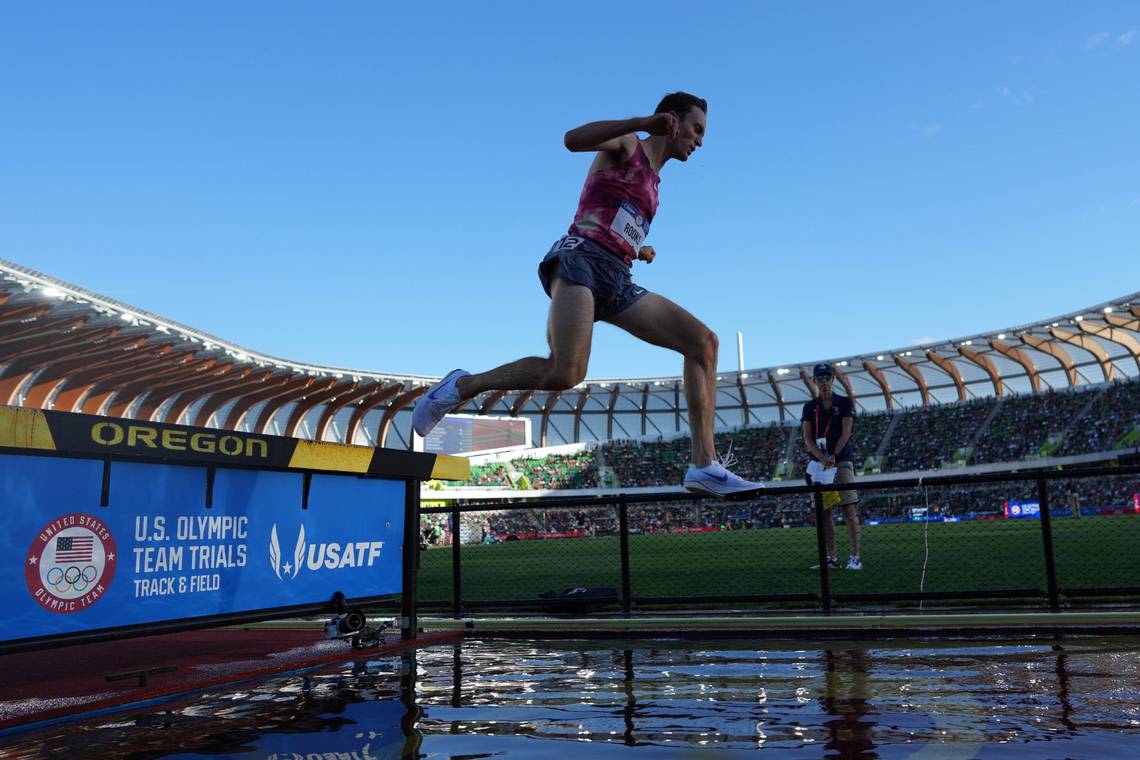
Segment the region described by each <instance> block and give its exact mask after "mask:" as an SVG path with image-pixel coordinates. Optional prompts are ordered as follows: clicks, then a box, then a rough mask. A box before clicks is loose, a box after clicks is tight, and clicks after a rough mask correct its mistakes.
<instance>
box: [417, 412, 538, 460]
mask: <svg viewBox="0 0 1140 760" xmlns="http://www.w3.org/2000/svg"><path fill="white" fill-rule="evenodd" d="M530 426H531V421H530V419H528V418H526V417H485V416H482V415H461V414H449V415H448V416H446V417H444V418H443V420H442V421H441V422H440V423H439V424H438V425H436V426H435V428H434V429H433V430H432V431H431V432H430V433H428V435H427V437H426V438H423V439H422V440H417V443H418V444H421V445H420V446H417V447H416V448H418V449H419V450H421V451H423V452H424V453H427V454H476V453H477V454H488V453H492V452H495V451H509V450H511V449H523V448H526V447H528V446H529V445H530ZM417 438H418V436H417Z"/></svg>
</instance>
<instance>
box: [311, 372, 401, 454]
mask: <svg viewBox="0 0 1140 760" xmlns="http://www.w3.org/2000/svg"><path fill="white" fill-rule="evenodd" d="M383 387H384V381H383V380H369V381H366V382H362V383H361V384H360V386H359V387H357V388H356V389H354V390H352V391H350V392H349V393H342V394H340V395H339V396H337V397H336V398H334V399H332V400H331V401H329V402H328V403H327V404H325V408H324V409H322V410H321V416H320V417H318V418H317V427H316V429H315V430H314V431H313V433H314V435H313V440H314V441H324V440H327V438H326V435H327V433H328V429H329V426H330V425H331V424H332V421H333V418H334V417H336V415H337V413H338V412H339V411H340V410H342V409H345V408H347V407H349V406H351V405H352V404H355V403H356V402H357V401H359V400H360V399H362V398H366V397H367V396H369V395H371V394H373V393H375V392H376V391H377V390H380V389H381V388H383ZM344 443H351V441H349V440H345V441H344Z"/></svg>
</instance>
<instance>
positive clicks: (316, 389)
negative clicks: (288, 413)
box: [250, 377, 336, 435]
mask: <svg viewBox="0 0 1140 760" xmlns="http://www.w3.org/2000/svg"><path fill="white" fill-rule="evenodd" d="M334 385H336V378H335V377H328V378H314V379H313V384H312V385H309V386H306V387H304V388H298V389H296V390H294V391H291V392H288V393H284V394H282V395H279V396H275V397H274V398H271V399H268V400H267V401H266V402H265V406H263V407H261V411H260V412H259V413H258V415H257V421H256V422H254V423H253V427H252V428H251V429H250V432H252V433H255V434H257V435H266V434H267V432H268V431H269V423H270V422H272V421H273V417H274V415H276V414H277V412H279V411H280V410H281V407H283V406H285V405H286V404H288V403H289V402H291V401H296V402H301V401H304V400H305V398H306V397H307V396H309V395H310V394H312V393H318V394H319V393H321V392H323V391H326V390H328V389H329V388H331V387H333V386H334Z"/></svg>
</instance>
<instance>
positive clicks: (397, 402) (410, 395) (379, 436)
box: [376, 385, 533, 447]
mask: <svg viewBox="0 0 1140 760" xmlns="http://www.w3.org/2000/svg"><path fill="white" fill-rule="evenodd" d="M427 392H428V386H426V385H421V386H420V387H419V388H412V389H411V390H410V391H408V392H407V393H401V394H400V395H399V396H396V398H394V399H392V403H390V404H388V408H387V409H385V410H384V416H383V417H381V418H380V429H379V430H378V431H376V445H377V446H380V447H384V446H386V445H387V444H388V433H389V432H391V430H392V421H393V420H394V419H396V415H397V414H399V413H400V410H401V409H403V408H405V407H406V406H408V404H411V403H412V402H414V401H415V400H416V399H418V398H419V397H420V396H422V395H424V394H425V393H427ZM531 392H532V393H533V391H531Z"/></svg>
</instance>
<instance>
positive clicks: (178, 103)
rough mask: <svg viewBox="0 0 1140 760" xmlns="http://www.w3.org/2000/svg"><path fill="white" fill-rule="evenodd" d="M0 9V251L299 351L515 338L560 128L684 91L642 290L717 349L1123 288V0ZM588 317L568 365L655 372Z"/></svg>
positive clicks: (670, 359) (1056, 303)
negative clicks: (694, 130) (589, 348)
mask: <svg viewBox="0 0 1140 760" xmlns="http://www.w3.org/2000/svg"><path fill="white" fill-rule="evenodd" d="M410 5H411V4H395V3H363V2H342V3H336V4H328V3H320V4H318V3H309V4H301V3H285V2H272V3H270V2H265V3H255V2H245V3H228V2H194V3H173V2H165V3H154V2H146V3H117V2H106V3H97V4H95V3H52V4H45V3H10V4H6V5H5V9H4V13H3V16H2V17H0V35H2V38H0V42H2V44H0V93H3V99H4V108H3V111H2V113H3V118H2V119H0V257H3V258H7V259H11V260H14V261H16V262H19V263H21V264H23V265H25V266H29V267H32V268H34V269H37V270H40V271H42V272H45V273H47V274H50V275H53V276H56V277H59V278H61V279H64V280H67V281H70V282H73V283H75V284H78V285H81V286H84V287H87V288H90V289H92V290H95V291H97V292H100V293H103V294H105V295H108V296H111V297H113V298H117V299H119V300H122V301H126V302H128V303H131V304H133V305H135V306H138V307H140V308H143V309H147V310H151V311H155V312H158V313H159V314H162V315H164V316H167V317H169V318H171V319H174V320H177V321H181V322H184V323H186V324H189V325H191V326H193V327H196V328H199V329H201V330H205V331H207V332H211V333H214V334H216V335H219V336H221V337H224V338H227V339H229V340H232V341H234V342H236V343H238V344H240V345H243V346H245V347H247V348H250V349H253V350H257V351H261V352H265V353H269V354H274V355H277V356H282V357H286V358H290V359H295V360H299V361H305V362H313V363H321V364H330V365H335V366H343V367H355V368H361V369H369V370H375V371H387V372H407V373H417V374H442V373H444V372H446V371H448V370H449V369H451V368H452V367H455V366H463V367H466V368H468V369H471V370H480V369H485V368H488V367H489V366H491V365H492V364H496V363H500V362H504V361H508V360H511V359H514V358H517V357H519V356H523V355H528V354H539V353H544V352H545V317H546V308H547V303H548V302H547V300H546V297H545V295H544V294H543V293H542V290H541V288H540V286H539V284H538V280H537V277H536V276H535V269H536V266H537V262H538V261H539V259H540V258H541V257H542V255H543V254H544V253H545V252H546V249H547V248H548V247H549V245H550V243H551V242H552V241H553V240H554V239H555V238H557V237H558V236H559V235H560V234H562V233H563V232H564V231H565V229H566V227H567V226H568V225H569V223H570V221H571V218H572V216H573V212H574V209H575V204H576V202H577V198H578V194H579V192H580V190H581V185H582V181H583V179H584V177H585V173H586V169H587V167H588V165H589V157H588V156H583V155H575V154H571V153H569V152H567V151H566V150H565V149H564V148H563V147H562V135H563V133H564V132H565V131H566V130H567V129H569V128H571V127H574V126H577V125H579V124H581V123H584V122H587V121H591V120H595V119H608V118H624V117H627V116H634V115H644V114H647V113H649V112H650V111H652V109H653V106H654V105H655V104H656V102H657V100H658V99H659V98H660V97H661V95H663V94H664V93H666V92H668V91H671V90H675V89H685V90H689V91H691V92H695V93H697V94H699V95H701V96H702V97H705V98H706V99H708V101H709V121H708V135H707V139H706V141H705V146H704V148H702V149H701V150H699V151H698V152H697V153H696V154H695V155H694V156H693V158H692V159H691V160H690V161H689V162H688V163H687V164H679V163H676V162H672V163H670V164H669V165H668V166H666V167H665V169H664V171H663V172H662V184H661V205H660V209H659V211H658V216H657V219H656V220H655V222H654V225H653V231H652V234H651V235H650V237H649V239H648V241H647V242H649V243H651V244H653V245H654V246H655V248H656V249H657V251H658V257H657V260H656V262H654V263H653V264H652V265H650V266H646V265H643V264H641V265H637V266H636V267H635V271H634V278H635V281H637V282H638V283H639V284H641V285H644V286H645V287H647V288H649V289H651V290H653V291H656V292H659V293H661V294H663V295H666V296H668V297H670V298H673V299H674V300H675V301H677V302H678V303H680V304H682V305H683V306H685V307H687V308H688V309H689V310H690V311H692V312H693V313H695V314H696V315H697V316H699V317H700V318H702V319H703V320H704V321H705V322H706V323H708V324H709V325H710V326H711V327H712V328H713V329H714V330H716V331H717V332H718V333H720V335H721V339H722V351H721V357H720V366H721V368H723V369H734V368H735V367H736V351H735V333H736V331H738V330H740V331H743V332H744V335H745V352H746V364H747V365H748V366H749V367H750V368H754V367H763V366H773V365H781V364H786V363H792V362H806V361H810V360H812V359H817V358H823V357H830V356H840V355H847V354H852V353H861V352H873V351H877V350H881V349H887V348H895V347H901V346H905V345H910V344H912V343H915V342H917V341H920V340H928V339H942V338H950V337H954V336H958V335H966V334H970V333H973V332H977V331H983V330H988V329H996V328H1000V327H1005V326H1008V325H1013V324H1020V323H1023V322H1026V321H1030V320H1034V319H1038V318H1044V317H1049V316H1053V315H1054V314H1057V313H1061V312H1065V311H1069V310H1072V309H1076V308H1079V307H1083V306H1088V305H1091V304H1094V303H1099V302H1101V301H1105V300H1109V299H1112V298H1115V297H1117V296H1121V295H1124V294H1127V293H1131V292H1132V291H1135V290H1140V245H1138V243H1137V241H1138V240H1140V129H1138V126H1140V4H1137V3H1135V2H1115V3H1114V2H1090V3H1079V4H1078V3H1067V2H1057V3H1046V2H1002V3H980V2H977V3H910V2H900V3H870V2H868V3H860V4H853V3H845V4H840V3H807V2H802V3H776V2H763V3H762V2H756V3H727V2H717V3H709V4H705V5H700V4H693V3H669V2H659V3H654V4H650V5H644V6H637V10H633V6H631V7H630V8H631V9H630V10H628V11H624V10H623V11H619V10H618V6H616V5H614V4H613V3H607V2H598V3H590V2H581V3H575V4H573V5H568V4H554V3H541V4H540V3H504V2H490V3H477V4H476V3H451V2H443V3H434V4H429V5H428V6H427V7H423V8H414V9H413V8H410V7H409V6H410ZM679 372H680V360H679V358H678V357H677V356H675V355H672V354H670V353H668V352H665V351H663V350H661V349H656V348H652V347H649V346H642V345H639V344H638V343H637V342H636V341H634V340H633V339H632V338H630V337H628V336H626V335H624V334H622V333H621V332H620V331H618V330H616V329H615V328H612V327H610V326H608V325H600V326H599V327H598V330H597V332H596V335H595V341H594V356H593V359H592V361H591V365H590V370H589V377H591V378H603V377H619V376H620V377H639V376H653V375H675V374H679Z"/></svg>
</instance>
